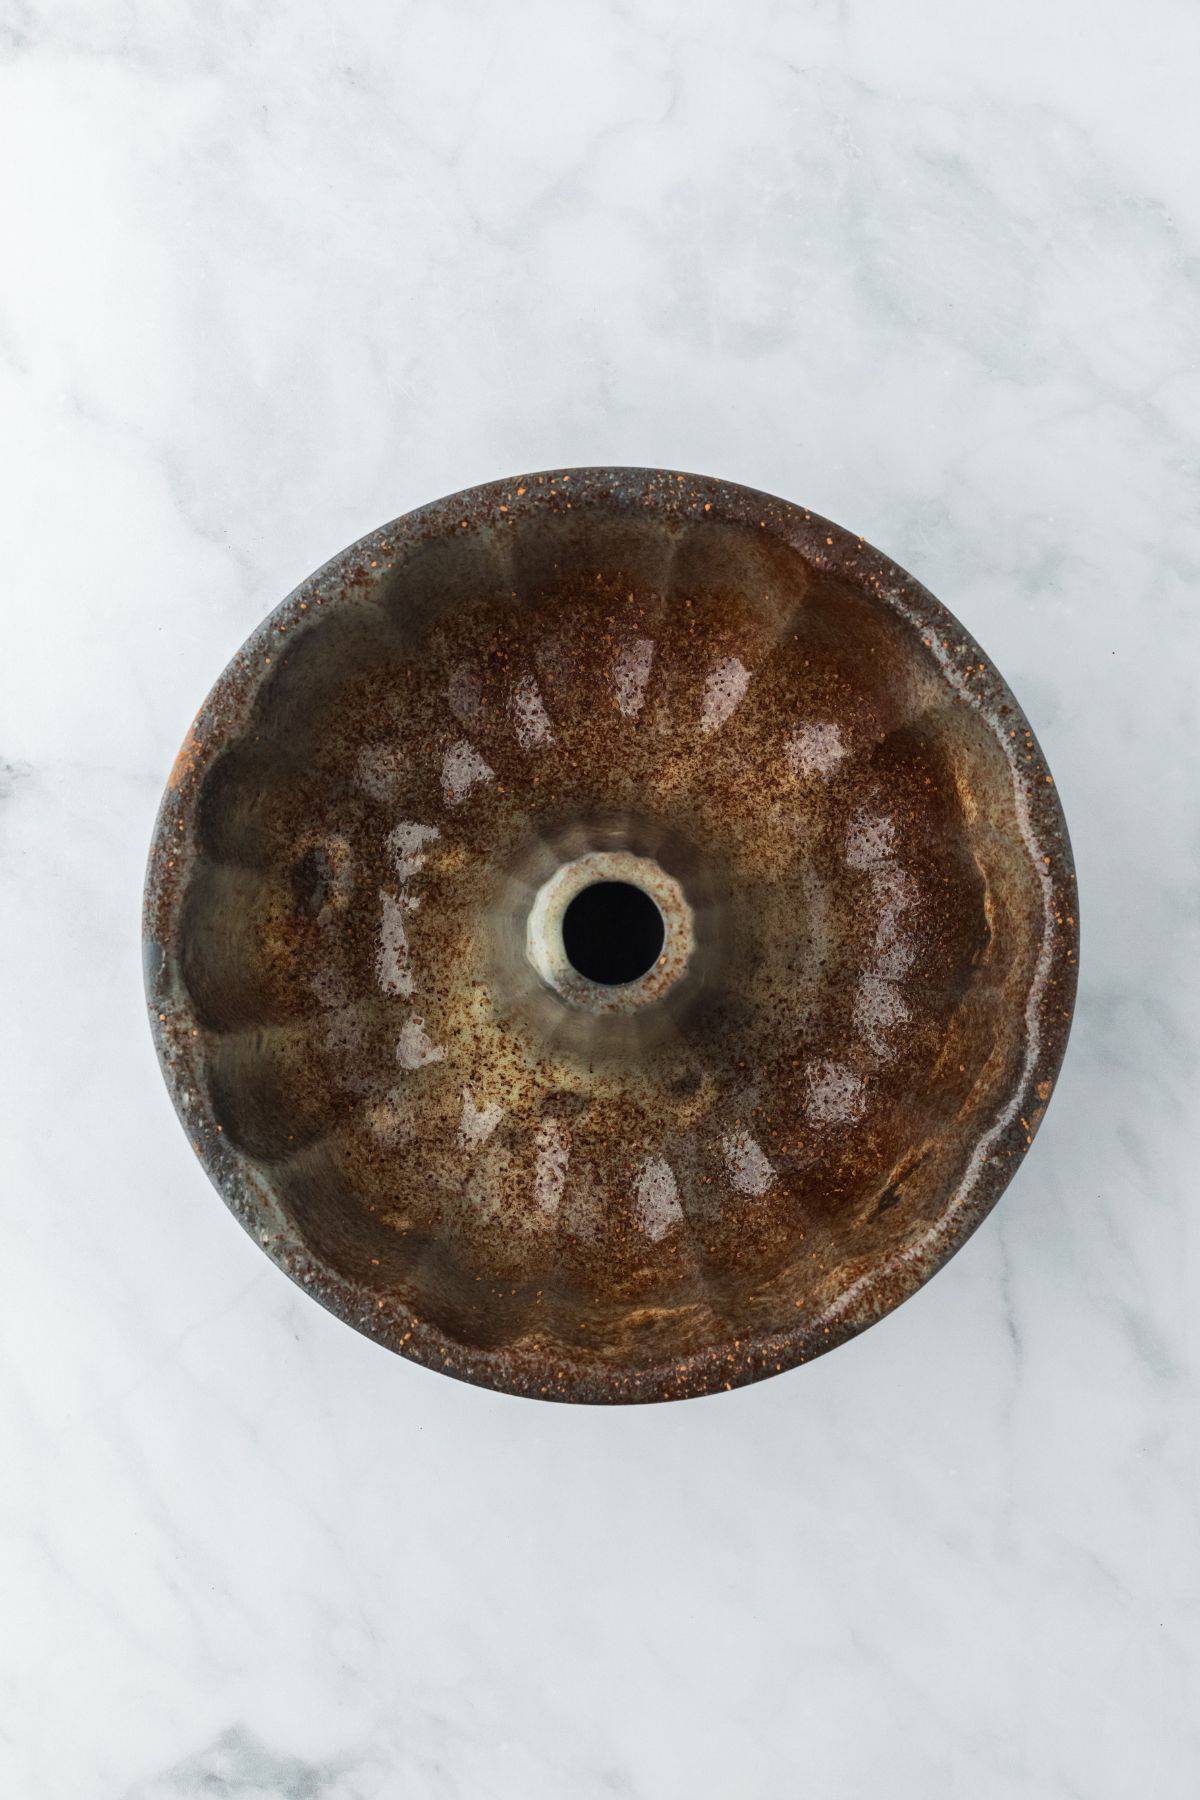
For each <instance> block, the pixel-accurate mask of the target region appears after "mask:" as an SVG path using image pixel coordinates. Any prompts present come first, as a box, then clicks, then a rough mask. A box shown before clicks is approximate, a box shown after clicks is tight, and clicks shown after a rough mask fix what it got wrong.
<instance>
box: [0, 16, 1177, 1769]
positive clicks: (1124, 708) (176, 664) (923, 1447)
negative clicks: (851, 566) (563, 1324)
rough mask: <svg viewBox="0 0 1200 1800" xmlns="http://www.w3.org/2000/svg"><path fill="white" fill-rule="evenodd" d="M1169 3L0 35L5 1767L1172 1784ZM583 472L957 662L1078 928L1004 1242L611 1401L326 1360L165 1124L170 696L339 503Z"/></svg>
mask: <svg viewBox="0 0 1200 1800" xmlns="http://www.w3.org/2000/svg"><path fill="white" fill-rule="evenodd" d="M1198 56H1200V13H1197V11H1196V9H1195V8H1194V7H1187V6H1184V5H1182V4H1179V3H1178V0H1148V4H1147V5H1146V6H1144V7H1141V8H1134V7H1130V6H1122V5H1118V4H1115V3H1111V0H1108V3H1104V4H1101V5H1099V6H1097V5H1096V4H1095V3H1094V0H1090V3H1088V0H974V3H973V4H972V5H971V6H967V7H960V8H957V9H956V8H952V7H949V6H947V5H945V4H944V3H943V0H899V3H898V4H894V3H893V0H812V3H811V4H808V5H803V6H801V5H793V6H787V5H776V4H769V3H768V0H743V3H742V4H740V5H738V6H731V5H721V4H717V3H715V0H712V3H710V0H704V3H698V0H691V3H690V4H687V5H684V4H682V3H680V0H643V4H641V5H639V6H636V7H635V6H632V5H629V4H627V3H626V0H591V3H586V4H580V5H578V6H566V5H561V4H560V5H549V4H545V3H543V0H530V4H527V5H524V6H521V7H518V8H513V7H504V8H501V7H494V6H489V5H484V4H475V5H458V4H451V3H450V0H442V3H440V4H438V3H429V0H426V3H424V4H416V3H414V4H411V5H405V6H395V5H391V4H385V3H384V0H360V4H357V5H355V6H344V7H336V6H335V7H331V6H328V5H325V4H319V3H318V0H289V3H288V4H275V3H268V4H262V5H251V4H239V3H232V4H227V5H220V6H214V5H210V4H201V3H200V0H186V3H185V0H181V3H180V4H177V5H168V6H153V5H150V4H149V3H148V0H15V4H14V5H12V6H10V7H9V9H8V10H7V13H6V15H5V23H4V24H3V26H2V27H0V168H2V169H3V171H4V177H3V181H2V182H0V244H2V245H3V260H2V263H0V396H2V406H0V431H2V433H3V440H2V446H0V476H2V480H0V494H2V504H0V532H2V538H0V548H2V555H0V569H2V570H3V587H4V624H5V630H4V643H5V650H4V656H3V667H2V670H0V683H2V686H3V699H2V704H0V758H2V759H3V764H2V777H3V779H2V783H0V883H2V889H0V892H2V906H3V921H4V929H3V933H2V936H0V969H2V981H0V989H2V992H3V996H4V1004H3V1010H2V1012H0V1034H2V1051H0V1082H2V1089H0V1092H2V1096H3V1118H2V1121H0V1129H2V1154H3V1180H2V1183H0V1207H2V1209H3V1226H2V1229H3V1236H2V1245H3V1303H2V1305H0V1338H2V1358H3V1361H2V1374H0V1421H2V1423H0V1442H2V1443H3V1446H4V1477H3V1481H2V1482H0V1517H2V1527H0V1595H2V1596H3V1598H2V1602H0V1793H3V1794H4V1795H5V1796H6V1800H7V1797H9V1796H11V1800H93V1797H95V1800H181V1797H185V1796H187V1797H190V1796H201V1795H218V1794H219V1795H223V1796H231V1797H235V1800H393V1797H399V1800H426V1797H427V1796H428V1797H429V1800H480V1797H486V1800H564V1797H565V1800H611V1797H612V1796H627V1797H629V1800H776V1797H777V1796H792V1795H808V1794H814V1795H815V1794H821V1795H830V1796H834V1797H835V1800H875V1797H876V1796H879V1795H882V1794H886V1795H889V1796H894V1797H896V1800H935V1797H936V1800H941V1797H945V1800H961V1797H963V1796H969V1797H970V1800H991V1797H993V1796H997V1797H1004V1800H1008V1797H1009V1796H1012V1797H1013V1800H1016V1797H1017V1796H1020V1800H1069V1797H1079V1800H1109V1797H1112V1800H1126V1797H1127V1796H1130V1795H1133V1794H1139V1795H1140V1794H1145V1795H1148V1796H1149V1795H1153V1796H1156V1797H1157V1800H1194V1796H1195V1795H1196V1794H1197V1793H1198V1792H1200V1656H1198V1651H1200V1511H1198V1502H1197V1488H1198V1460H1200V1459H1198V1448H1200V1442H1198V1423H1197V1421H1198V1407H1197V1400H1198V1372H1200V1333H1198V1331H1197V1326H1196V1319H1197V1311H1198V1282H1200V1266H1198V1262H1200V1259H1198V1257H1197V1236H1198V1233H1197V1224H1196V1219H1197V1205H1196V1173H1195V1171H1196V1161H1195V1157H1196V1134H1195V1129H1194V1128H1195V1124H1196V1113H1197V1098H1196V1096H1197V1064H1198V1060H1200V1058H1198V1035H1197V1024H1196V1019H1197V1001H1198V998H1200V993H1198V987H1200V983H1198V978H1197V966H1198V965H1197V953H1198V947H1197V918H1198V900H1197V896H1198V893H1200V862H1198V855H1197V841H1198V840H1197V833H1196V799H1197V764H1196V742H1197V719H1196V706H1195V692H1196V675H1197V669H1198V668H1200V623H1198V621H1200V610H1198V607H1197V598H1196V592H1197V582H1198V579H1200V527H1198V515H1197V506H1196V493H1197V488H1196V471H1197V465H1198V439H1197V432H1196V416H1197V410H1198V409H1200V379H1198V375H1197V370H1198V366H1200V359H1198V350H1200V307H1198V300H1200V290H1198V282H1197V273H1196V271H1197V268H1198V266H1200V262H1198V246H1200V180H1198V179H1197V176H1198V163H1200V130H1198V127H1197V124H1196V115H1195V110H1194V87H1195V76H1196V69H1197V66H1198V62H1197V59H1198ZM580 462H589V463H604V462H639V463H651V464H664V465H671V466H675V467H678V468H686V469H696V470H702V471H705V472H707V473H711V474H716V475H722V476H726V477H729V478H731V479H734V480H740V481H745V482H748V483H750V484H752V485H755V486H759V487H764V488H768V489H771V490H773V491H775V492H778V493H780V494H783V495H786V496H788V497H789V498H793V499H799V500H802V501H803V502H804V503H805V504H806V505H809V506H812V507H814V508H816V509H817V510H819V511H821V512H823V513H825V514H827V515H829V516H831V517H833V518H836V519H837V520H839V521H840V522H841V523H843V524H845V525H847V526H850V527H852V528H853V529H854V530H856V531H858V532H861V533H863V534H864V535H865V536H866V537H868V538H869V539H871V540H872V541H873V542H874V543H876V544H877V545H878V546H879V547H880V548H882V549H883V550H885V551H887V552H888V553H889V554H891V555H892V556H894V557H895V558H896V559H897V560H898V561H900V562H901V563H903V564H904V565H905V566H907V567H908V568H910V569H911V570H913V572H914V573H916V574H917V575H919V576H920V577H921V579H923V580H924V581H925V582H926V583H927V584H928V585H929V586H930V587H931V588H932V589H933V590H934V592H935V593H937V594H938V595H939V596H940V597H941V598H942V599H944V600H945V601H946V602H947V603H948V604H949V605H950V606H951V607H952V608H953V609H954V610H955V611H956V612H957V613H958V614H959V616H960V617H961V618H962V619H963V620H964V621H965V622H966V624H967V625H968V626H969V627H970V629H971V630H972V631H973V632H974V633H975V634H976V635H977V636H978V637H979V638H980V639H981V641H982V642H983V643H984V645H985V646H986V647H987V649H988V650H989V651H990V652H991V653H992V654H993V655H994V656H995V658H996V660H997V662H998V663H999V665H1000V667H1001V669H1002V670H1003V671H1004V673H1005V674H1006V675H1007V677H1008V679H1009V680H1010V681H1011V683H1012V684H1013V686H1014V688H1015V689H1016V692H1017V694H1018V696H1019V697H1020V699H1021V701H1022V702H1023V704H1024V705H1025V707H1026V709H1027V710H1028V712H1029V714H1030V717H1031V718H1032V720H1033V722H1034V724H1035V726H1036V728H1037V730H1038V732H1039V734H1040V735H1041V738H1042V742H1043V744H1044V746H1045V749H1046V752H1047V755H1048V757H1049V760H1050V763H1051V766H1052V767H1053V769H1054V770H1055V773H1056V777H1057V780H1058V784H1059V788H1060V791H1061V794H1062V797H1063V802H1064V805H1065V807H1066V811H1067V816H1068V819H1069V821H1070V825H1071V830H1072V833H1073V837H1074V843H1075V849H1076V855H1077V859H1078V864H1079V874H1080V883H1081V888H1082V896H1083V906H1082V911H1083V922H1084V956H1083V975H1082V987H1081V994H1080V1004H1079V1011H1078V1015H1077V1019H1076V1025H1075V1034H1074V1039H1073V1041H1072V1044H1071V1048H1070V1051H1069V1054H1068V1057H1067V1062H1066V1065H1065V1070H1064V1074H1063V1079H1062V1081H1061V1084H1060V1088H1059V1092H1058V1094H1057V1096H1056V1098H1055V1101H1054V1104H1053V1106H1052V1107H1051V1109H1050V1113H1049V1116H1048V1119H1047V1122H1046V1124H1045V1126H1044V1128H1043V1130H1042V1133H1041V1135H1040V1137H1039V1140H1038V1142H1037V1145H1036V1147H1035V1149H1034V1151H1033V1153H1032V1154H1031V1156H1030V1158H1029V1160H1028V1162H1027V1163H1026V1165H1025V1166H1024V1167H1023V1168H1022V1169H1021V1171H1020V1174H1019V1175H1018V1177H1017V1179H1016V1181H1015V1182H1014V1184H1013V1186H1012V1188H1011V1189H1010V1191H1009V1193H1008V1194H1007V1196H1006V1197H1005V1199H1004V1200H1003V1202H1002V1203H1001V1205H1000V1207H999V1209H998V1211H997V1212H996V1213H995V1214H993V1216H992V1218H991V1219H990V1220H989V1221H988V1223H987V1224H986V1225H985V1226H984V1228H983V1229H982V1230H981V1231H980V1232H979V1233H978V1235H977V1236H976V1237H975V1238H974V1239H973V1240H972V1242H971V1243H970V1244H969V1245H968V1246H967V1248H966V1249H965V1250H964V1251H963V1252H962V1254H961V1255H960V1256H959V1257H958V1258H957V1259H956V1260H955V1261H954V1262H953V1263H952V1264H951V1265H950V1267H949V1268H947V1269H946V1270H945V1271H944V1272H943V1273H942V1274H940V1275H939V1276H938V1277H937V1279H936V1280H935V1281H934V1282H933V1283H932V1284H931V1285H930V1286H929V1287H928V1288H926V1289H925V1290H924V1291H923V1292H922V1293H921V1294H919V1295H918V1296H917V1297H916V1298H915V1299H914V1300H912V1301H910V1302H909V1303H908V1304H907V1305H906V1306H904V1307H902V1308H901V1309H900V1311H899V1312H897V1313H896V1314H894V1315H893V1316H892V1317H890V1318H889V1319H887V1320H886V1321H885V1322H884V1323H882V1324H881V1325H879V1326H878V1327H876V1328H875V1329H874V1330H872V1331H870V1332H868V1333H867V1334H866V1335H865V1336H863V1337H861V1338H860V1339H858V1340H857V1341H856V1342H854V1343H852V1344H850V1345H848V1346H847V1347H845V1348H844V1349H841V1350H839V1351H837V1352H836V1353H835V1354H834V1355H833V1356H831V1357H828V1358H827V1359H825V1360H823V1361H822V1362H820V1363H818V1364H814V1365H813V1366H811V1367H809V1368H807V1369H802V1370H799V1371H797V1372H796V1373H794V1374H791V1375H786V1376H783V1377H780V1378H779V1379H776V1380H773V1381H769V1382H767V1383H764V1384H763V1385H761V1386H759V1387H757V1388H752V1389H748V1390H745V1391H743V1392H739V1393H734V1394H727V1395H723V1396H721V1397H719V1398H716V1399H711V1400H705V1401H697V1402H692V1403H689V1404H683V1405H677V1406H669V1407H651V1408H642V1409H633V1410H619V1409H618V1410H613V1411H608V1410H589V1409H583V1408H558V1407H550V1406H542V1405H537V1404H533V1403H528V1402H522V1401H517V1400H512V1399H508V1398H502V1397H499V1396H496V1395H494V1394H491V1393H487V1392H481V1391H476V1390H473V1389H471V1388H468V1387H464V1386H460V1385H458V1384H456V1383H454V1382H451V1381H448V1380H446V1379H444V1378H442V1377H439V1376H435V1375H431V1374H428V1373H426V1372H425V1371H424V1370H422V1369H419V1368H417V1367H414V1366H411V1365H409V1364H406V1363H404V1362H402V1361H400V1360H398V1359H396V1358H393V1357H391V1356H389V1355H388V1354H386V1353H385V1352H383V1351H381V1350H380V1349H378V1348H377V1347H376V1346H374V1345H373V1344H371V1343H369V1342H367V1341H366V1340H365V1339H363V1338H361V1337H358V1336H356V1335H355V1334H354V1333H353V1332H352V1331H350V1330H348V1329H347V1328H346V1327H345V1326H344V1325H341V1324H339V1323H338V1322H337V1321H336V1320H335V1319H333V1318H331V1317H329V1316H327V1315H326V1314H325V1313H323V1312H322V1311H321V1310H320V1308H319V1307H318V1306H316V1305H315V1304H314V1303H312V1302H311V1301H310V1300H308V1299H307V1298H306V1297H305V1296H304V1295H303V1294H301V1293H300V1292H299V1291H297V1290H296V1289H295V1288H293V1287H292V1286H291V1285H290V1284H289V1283H288V1282H287V1281H286V1280H285V1279H284V1277H283V1276H282V1275H281V1274H279V1273H278V1272H277V1271H276V1270H275V1269H274V1268H273V1267H272V1265H271V1264H270V1263H269V1262H268V1261H267V1260H266V1258H265V1257H263V1256H262V1255H261V1254H260V1253H259V1251H258V1250H257V1249H256V1248H255V1246H254V1245H253V1244H252V1243H251V1242H250V1240H249V1239H248V1238H246V1237H245V1236H243V1234H242V1232H241V1231H240V1230H239V1228H238V1226H237V1225H236V1223H235V1222H234V1220H233V1219H232V1218H231V1217H230V1215H229V1214H228V1213H227V1212H226V1210H225V1209H224V1207H223V1206H222V1205H221V1203H220V1201H219V1199H218V1198H217V1196H216V1195H215V1193H214V1192H213V1191H212V1190H211V1189H210V1188H209V1186H208V1184H207V1182H206V1180H205V1177H204V1176H203V1174H202V1172H201V1170H200V1168H199V1165H198V1164H197V1163H196V1162H195V1160H194V1158H193V1157H192V1154H191V1152H190V1150H189V1149H188V1146H187V1143H186V1141H185V1139H184V1136H183V1134H182V1133H181V1131H180V1129H179V1127H178V1125H177V1123H176V1121H175V1118H174V1116H173V1114H172V1112H171V1109H170V1106H169V1104H168V1101H167V1097H166V1094H165V1091H164V1089H163V1085H162V1082H161V1080H160V1077H159V1074H158V1070H157V1068H156V1066H155V1059H154V1054H153V1050H152V1048H151V1043H150V1037H149V1033H148V1031H147V1028H146V1021H145V1017H144V1012H143V1002H142V992H141V976H140V966H139V945H138V908H139V902H140V889H141V881H142V872H143V866H144V859H145V855H146V849H147V844H148V840H149V835H150V829H151V824H152V820H153V816H154V810H155V806H156V803H157V800H158V795H159V791H160V789H161V786H162V784H163V781H164V778H165V775H166V772H167V769H168V767H169V765H170V762H171V759H172V757H173V754H174V752H175V749H176V747H177V745H178V743H179V741H180V739H181V737H182V735H183V732H184V730H185V728H186V726H187V724H188V722H189V720H190V718H191V716H192V713H193V712H194V710H195V708H196V706H197V705H198V703H199V701H200V700H201V698H202V697H203V695H204V693H205V691H206V690H207V688H208V686H209V684H210V683H211V681H212V680H213V679H214V678H215V676H216V675H217V674H218V673H219V671H220V670H221V668H222V667H223V666H224V664H225V662H226V660H227V659H228V657H229V656H230V654H231V653H232V652H233V650H234V649H235V648H236V647H237V645H238V644H239V643H240V642H241V640H242V639H243V638H244V637H245V636H246V634H247V633H248V632H249V630H250V629H251V627H252V626H253V625H254V624H255V623H256V621H257V620H258V619H259V618H260V617H261V616H262V614H263V613H265V612H266V611H267V610H268V609H269V608H270V606H272V605H273V604H274V603H275V601H276V600H278V599H279V598H280V597H281V596H282V595H283V594H284V593H285V592H286V591H287V590H288V589H289V588H290V587H291V586H292V585H293V584H294V583H295V582H296V581H298V580H299V579H300V578H301V577H302V576H304V575H305V574H306V573H307V572H308V571H309V570H310V569H312V568H313V567H314V566H315V565H316V564H317V563H319V562H321V561H323V560H324V559H325V557H326V556H328V555H330V554H331V553H332V552H334V551H336V550H337V549H339V548H340V547H341V546H342V545H343V544H345V543H347V542H348V541H349V540H351V539H352V538H354V537H356V536H358V535H359V534H361V533H362V532H364V531H366V530H367V529H369V528H370V527H372V526H374V525H376V524H378V523H380V522H381V521H383V520H384V519H387V518H389V517H391V516H393V515H395V514H397V513H399V512H402V511H404V510H405V509H406V508H408V507H410V506H412V505H415V504H418V503H419V502H421V501H423V500H426V499H429V498H432V497H433V496H435V495H438V494H441V493H444V492H446V491H448V490H451V489H455V488H458V487H462V486H465V485H467V484H469V483H472V482H475V481H478V480H482V479H485V478H488V477H490V476H494V475H502V474H505V473H508V472H511V471H513V470H516V469H520V468H529V467H533V468H539V467H547V466H555V465H566V464H572V463H580Z"/></svg>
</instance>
